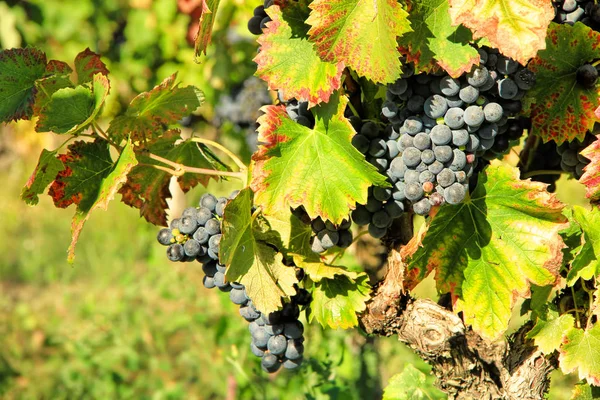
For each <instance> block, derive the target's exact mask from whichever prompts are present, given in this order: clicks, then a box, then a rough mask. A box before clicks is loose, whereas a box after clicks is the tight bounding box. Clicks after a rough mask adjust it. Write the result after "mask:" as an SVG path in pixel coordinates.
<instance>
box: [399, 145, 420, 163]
mask: <svg viewBox="0 0 600 400" xmlns="http://www.w3.org/2000/svg"><path fill="white" fill-rule="evenodd" d="M402 161H404V165H406V166H407V167H415V166H417V165H419V163H420V162H421V151H420V150H419V149H417V148H415V147H409V148H407V149H406V150H404V151H403V152H402Z"/></svg>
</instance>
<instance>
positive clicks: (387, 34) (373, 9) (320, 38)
mask: <svg viewBox="0 0 600 400" xmlns="http://www.w3.org/2000/svg"><path fill="white" fill-rule="evenodd" d="M310 8H311V9H312V12H311V13H310V16H309V18H308V19H307V20H306V23H307V24H309V25H311V28H310V30H309V31H308V34H309V35H310V37H311V41H312V42H313V43H314V44H315V48H316V50H317V53H318V54H319V55H320V56H321V58H322V59H323V60H325V61H331V62H339V61H341V62H343V63H344V64H345V65H347V66H348V67H350V68H352V69H353V70H355V71H356V72H357V73H358V74H359V75H361V76H364V77H366V78H368V79H370V80H372V81H374V82H376V83H391V82H394V81H395V80H396V79H398V78H399V77H400V72H401V71H400V69H401V63H400V60H399V55H400V54H399V53H398V50H397V42H396V39H397V38H398V37H399V36H402V35H403V34H404V33H406V32H409V31H410V30H411V28H410V24H409V22H408V19H407V16H408V14H407V13H406V11H404V10H403V9H402V7H401V5H400V3H399V2H397V1H395V0H315V1H313V2H312V3H311V4H310Z"/></svg>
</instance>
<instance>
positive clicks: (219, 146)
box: [191, 137, 248, 171]
mask: <svg viewBox="0 0 600 400" xmlns="http://www.w3.org/2000/svg"><path fill="white" fill-rule="evenodd" d="M191 140H192V141H193V142H196V143H202V144H205V145H208V146H212V147H215V148H217V149H219V150H221V151H222V152H223V153H225V154H226V155H227V156H229V158H231V159H232V160H233V162H234V163H236V165H237V166H238V167H239V168H240V170H241V171H245V170H247V169H248V167H247V166H246V164H244V163H243V162H242V160H240V159H239V158H238V157H237V156H236V155H235V154H233V152H232V151H231V150H229V149H228V148H227V147H225V146H223V145H222V144H221V143H217V142H215V141H213V140H209V139H204V138H200V137H192V138H191Z"/></svg>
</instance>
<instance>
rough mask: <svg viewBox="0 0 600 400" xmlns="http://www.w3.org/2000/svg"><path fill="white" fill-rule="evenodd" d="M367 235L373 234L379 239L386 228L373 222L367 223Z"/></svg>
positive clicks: (385, 231)
mask: <svg viewBox="0 0 600 400" xmlns="http://www.w3.org/2000/svg"><path fill="white" fill-rule="evenodd" d="M368 231H369V235H371V236H373V237H374V238H375V239H381V238H382V237H384V236H385V234H386V233H387V229H386V228H378V227H376V226H375V225H373V224H369V228H368Z"/></svg>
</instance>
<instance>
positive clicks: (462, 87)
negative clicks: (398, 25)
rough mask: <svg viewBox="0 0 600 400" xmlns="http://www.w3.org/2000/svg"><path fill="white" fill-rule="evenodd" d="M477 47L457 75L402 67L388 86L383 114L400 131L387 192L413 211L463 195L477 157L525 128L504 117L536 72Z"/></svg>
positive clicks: (515, 106)
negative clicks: (470, 63) (472, 63)
mask: <svg viewBox="0 0 600 400" xmlns="http://www.w3.org/2000/svg"><path fill="white" fill-rule="evenodd" d="M479 54H480V65H479V66H477V67H474V68H473V70H472V71H471V72H469V73H467V74H463V75H462V76H461V77H459V78H452V77H450V76H449V75H446V74H436V75H431V74H418V75H415V74H413V73H412V70H407V71H405V73H404V75H403V76H402V77H401V78H400V79H398V80H397V81H396V82H394V83H393V84H391V85H389V86H388V89H387V93H386V101H385V102H384V104H383V107H382V114H383V116H384V117H385V118H387V119H388V120H389V121H390V123H391V125H392V131H393V132H394V133H395V132H398V135H399V138H398V140H397V141H396V144H397V151H398V153H397V155H396V156H395V157H394V158H393V159H392V160H391V162H390V163H389V165H386V167H385V168H386V169H385V172H386V174H387V176H388V178H389V180H390V182H391V183H392V184H393V185H394V186H393V188H392V190H391V193H390V195H391V196H392V198H393V199H395V200H397V201H407V202H409V203H410V204H412V208H413V211H414V212H415V213H416V214H419V215H427V214H428V213H429V211H430V210H431V207H433V206H437V205H441V204H443V203H449V204H459V203H461V202H462V201H463V200H464V198H465V196H466V194H467V191H468V190H469V179H470V178H471V177H472V176H474V173H475V172H476V171H477V169H476V167H477V163H478V161H479V158H480V157H482V156H483V155H485V154H486V152H489V151H491V152H494V153H495V154H497V153H502V152H503V151H506V149H507V148H508V145H509V141H510V140H511V139H516V138H517V136H518V135H520V134H522V132H523V129H522V127H521V125H520V124H519V123H518V121H512V122H511V123H509V121H510V118H512V117H514V116H515V115H516V114H517V113H519V112H520V111H521V108H522V104H521V98H522V97H523V96H524V94H525V92H526V91H528V90H529V89H531V88H532V87H533V85H534V83H535V75H534V74H533V72H531V71H529V70H528V69H527V68H524V67H522V66H520V65H519V64H518V63H517V62H516V61H514V60H512V59H510V58H507V57H505V56H503V55H501V54H499V53H498V52H497V51H496V50H492V49H485V48H484V49H479ZM508 132H510V133H508ZM507 133H508V134H507ZM361 134H362V131H361ZM357 136H358V135H357ZM355 137H356V136H355ZM392 137H393V136H392ZM358 141H359V138H357V139H356V140H355V143H358ZM355 145H356V144H355ZM392 145H393V143H391V142H390V145H389V146H388V148H389V147H391V146H392ZM488 155H489V154H488ZM375 189H377V188H374V189H373V197H376V193H375ZM378 192H379V191H378ZM379 193H380V192H379ZM386 195H387V193H386ZM365 207H366V206H365ZM353 218H354V215H353ZM354 220H355V222H357V223H358V221H357V220H356V218H354Z"/></svg>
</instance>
